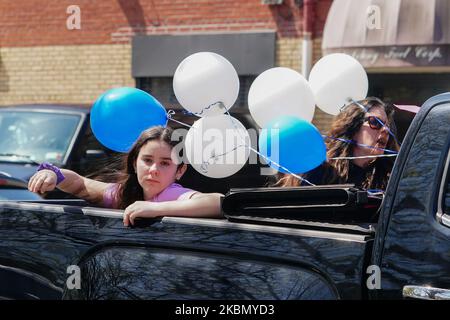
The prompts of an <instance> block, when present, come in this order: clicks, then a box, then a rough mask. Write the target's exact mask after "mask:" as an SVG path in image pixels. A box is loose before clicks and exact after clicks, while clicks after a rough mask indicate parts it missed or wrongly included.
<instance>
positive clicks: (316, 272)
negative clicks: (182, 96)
mask: <svg viewBox="0 0 450 320" xmlns="http://www.w3.org/2000/svg"><path fill="white" fill-rule="evenodd" d="M449 145H450V93H446V94H441V95H438V96H435V97H433V98H430V99H429V100H428V101H427V102H425V104H424V105H423V106H422V107H421V109H420V111H419V113H418V114H417V115H416V116H415V118H414V120H413V122H412V124H411V126H410V127H409V129H408V132H407V134H406V137H405V140H404V141H403V145H402V147H401V150H400V153H399V155H398V157H397V160H396V163H395V166H394V169H393V173H392V176H391V179H390V182H389V185H388V188H387V190H386V192H385V194H384V196H376V195H373V194H368V193H367V192H366V191H364V190H358V189H355V188H354V187H353V186H351V185H343V186H321V187H299V188H283V189H281V188H256V189H232V190H230V191H229V192H228V193H227V195H226V196H225V197H224V199H223V203H222V205H223V211H224V218H223V219H197V218H178V217H163V218H158V219H143V220H141V221H140V222H139V224H138V225H137V226H135V227H133V228H125V227H123V225H122V219H121V217H122V212H121V211H120V210H109V209H101V208H95V207H92V206H89V204H86V203H84V202H83V201H81V200H76V199H75V200H60V201H59V200H43V201H0V297H1V298H5V299H11V298H12V299H221V300H228V299H245V300H247V299H249V300H253V299H263V300H272V299H280V300H290V299H402V298H404V297H407V298H413V299H414V298H417V299H449V298H450V293H449V292H450V188H449V187H450V185H449V182H450V181H449V177H450V172H449V162H450V154H449Z"/></svg>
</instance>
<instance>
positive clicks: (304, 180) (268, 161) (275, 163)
mask: <svg viewBox="0 0 450 320" xmlns="http://www.w3.org/2000/svg"><path fill="white" fill-rule="evenodd" d="M225 110H226V111H225V112H226V113H227V115H228V118H229V119H230V121H231V123H232V124H233V126H234V128H235V130H237V132H238V134H239V136H240V137H241V139H242V141H244V144H245V146H246V147H247V148H249V150H251V151H253V152H255V153H256V154H257V155H259V156H260V157H262V158H264V160H266V162H267V163H273V164H274V165H276V166H277V167H279V168H281V169H283V170H285V171H287V172H288V173H289V174H291V175H293V176H294V177H295V178H297V179H299V180H300V181H302V182H305V183H307V184H309V185H310V186H315V184H313V183H311V182H309V181H308V180H306V179H305V178H302V177H300V176H299V175H297V174H295V173H293V172H292V171H290V170H289V169H287V168H286V167H284V166H282V165H280V164H279V163H277V162H275V161H272V160H270V159H269V158H268V157H266V156H265V155H263V154H262V153H261V152H259V151H258V150H256V149H254V148H253V147H252V146H249V145H248V144H247V142H246V141H245V138H244V137H242V135H241V133H240V130H239V128H238V127H237V125H236V122H235V119H234V118H233V117H232V116H231V115H230V112H229V111H228V109H225Z"/></svg>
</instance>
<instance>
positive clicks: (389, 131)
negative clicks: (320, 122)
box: [339, 98, 402, 146]
mask: <svg viewBox="0 0 450 320" xmlns="http://www.w3.org/2000/svg"><path fill="white" fill-rule="evenodd" d="M351 104H355V105H357V106H358V107H360V108H362V109H363V110H364V112H365V113H367V112H369V110H367V108H366V107H365V106H364V105H362V104H361V103H359V102H358V101H355V100H353V99H351V98H348V99H347V104H344V105H343V106H342V107H341V108H340V109H339V111H340V112H342V111H343V110H344V109H345V108H347V107H348V106H349V105H351ZM375 119H377V121H378V122H379V123H380V124H381V125H382V126H383V127H386V129H387V130H388V133H389V135H390V136H391V137H392V138H394V140H395V142H397V144H398V145H399V146H401V145H402V144H401V143H400V142H399V141H398V140H397V137H396V136H395V134H394V133H393V132H392V131H391V129H390V128H389V127H388V126H386V125H385V124H384V123H383V121H381V120H380V119H378V117H375Z"/></svg>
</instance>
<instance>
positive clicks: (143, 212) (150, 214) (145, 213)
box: [123, 201, 159, 227]
mask: <svg viewBox="0 0 450 320" xmlns="http://www.w3.org/2000/svg"><path fill="white" fill-rule="evenodd" d="M157 208H158V203H155V202H149V201H136V202H135V203H133V204H130V205H129V206H128V207H127V208H126V209H125V212H124V213H123V225H124V226H125V227H127V226H129V225H130V224H131V225H134V219H136V218H138V217H141V218H154V217H157V216H158V215H159V212H158V210H157Z"/></svg>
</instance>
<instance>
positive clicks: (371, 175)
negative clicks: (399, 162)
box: [275, 97, 399, 190]
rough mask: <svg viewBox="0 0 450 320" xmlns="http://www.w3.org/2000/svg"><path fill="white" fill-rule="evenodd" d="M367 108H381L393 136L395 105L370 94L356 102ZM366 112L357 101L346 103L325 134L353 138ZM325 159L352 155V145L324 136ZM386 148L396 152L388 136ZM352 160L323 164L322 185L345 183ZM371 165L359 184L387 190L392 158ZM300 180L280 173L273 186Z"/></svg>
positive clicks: (289, 185) (394, 130)
mask: <svg viewBox="0 0 450 320" xmlns="http://www.w3.org/2000/svg"><path fill="white" fill-rule="evenodd" d="M359 104H362V105H363V106H364V107H365V109H366V110H367V111H369V110H370V109H372V108H374V107H382V108H383V109H384V110H385V112H386V115H387V117H388V121H387V122H388V123H387V124H386V125H388V126H389V128H390V130H391V131H392V133H393V134H394V135H396V133H397V130H396V127H395V123H394V108H393V106H392V105H390V104H385V103H384V102H383V101H381V100H380V99H378V98H374V97H370V98H367V99H365V100H362V101H359ZM365 115H366V111H364V110H363V108H361V106H359V105H358V104H357V103H351V104H349V105H348V106H347V107H346V108H345V109H344V110H343V111H342V112H341V113H339V114H338V115H337V116H336V118H335V119H334V121H333V123H332V125H331V129H330V131H329V132H328V137H333V138H342V139H345V140H353V137H354V136H355V134H356V133H357V132H358V130H359V129H360V128H361V126H362V124H363V122H364V118H365ZM325 144H326V147H327V159H330V158H336V157H351V156H352V155H353V148H354V144H352V143H348V142H344V141H340V140H334V139H331V138H329V139H327V141H326V143H325ZM386 149H389V150H393V151H397V150H398V149H399V146H398V144H397V142H396V141H395V139H394V138H393V137H392V136H391V135H389V139H388V142H387V145H386ZM350 161H351V160H328V161H327V162H326V163H324V164H322V166H323V169H324V170H323V176H322V181H321V183H322V184H342V183H346V182H347V181H348V178H349V168H350ZM370 165H371V167H372V168H373V169H372V170H371V171H369V172H368V173H367V175H366V179H365V180H364V182H363V183H362V185H361V187H363V188H365V189H383V190H385V189H386V186H387V183H388V180H389V176H390V173H391V170H392V166H393V165H394V159H393V158H391V157H384V158H376V160H374V161H373V162H372V163H371V164H370ZM302 177H304V178H305V179H308V174H304V175H302ZM299 185H300V181H299V179H297V178H295V177H294V176H292V175H287V174H283V175H282V176H281V177H280V178H279V180H278V181H277V183H276V184H275V186H279V187H294V186H299Z"/></svg>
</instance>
